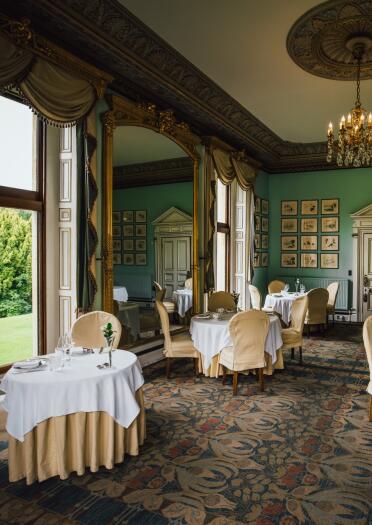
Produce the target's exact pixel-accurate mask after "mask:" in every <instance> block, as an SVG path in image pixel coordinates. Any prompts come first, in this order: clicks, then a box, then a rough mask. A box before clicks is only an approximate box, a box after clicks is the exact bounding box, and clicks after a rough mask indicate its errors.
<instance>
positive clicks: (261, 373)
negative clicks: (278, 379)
mask: <svg viewBox="0 0 372 525" xmlns="http://www.w3.org/2000/svg"><path fill="white" fill-rule="evenodd" d="M258 375H259V378H260V390H261V392H263V391H264V390H265V383H264V373H263V368H260V369H259V370H258Z"/></svg>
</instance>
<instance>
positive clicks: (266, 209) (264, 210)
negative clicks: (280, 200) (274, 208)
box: [261, 199, 269, 215]
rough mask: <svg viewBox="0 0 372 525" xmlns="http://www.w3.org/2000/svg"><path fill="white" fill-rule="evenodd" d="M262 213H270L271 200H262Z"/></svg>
mask: <svg viewBox="0 0 372 525" xmlns="http://www.w3.org/2000/svg"><path fill="white" fill-rule="evenodd" d="M261 213H263V215H268V214H269V201H268V200H267V199H262V200H261Z"/></svg>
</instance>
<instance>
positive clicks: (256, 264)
mask: <svg viewBox="0 0 372 525" xmlns="http://www.w3.org/2000/svg"><path fill="white" fill-rule="evenodd" d="M260 266H261V254H260V253H255V254H254V259H253V267H254V268H259V267H260Z"/></svg>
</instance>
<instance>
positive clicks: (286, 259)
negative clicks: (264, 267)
mask: <svg viewBox="0 0 372 525" xmlns="http://www.w3.org/2000/svg"><path fill="white" fill-rule="evenodd" d="M281 267H282V268H297V253H282V257H281Z"/></svg>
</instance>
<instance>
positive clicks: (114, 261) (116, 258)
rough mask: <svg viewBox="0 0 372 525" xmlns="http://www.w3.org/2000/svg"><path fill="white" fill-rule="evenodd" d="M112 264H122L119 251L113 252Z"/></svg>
mask: <svg viewBox="0 0 372 525" xmlns="http://www.w3.org/2000/svg"><path fill="white" fill-rule="evenodd" d="M112 264H115V265H116V264H122V258H121V253H118V252H113V254H112Z"/></svg>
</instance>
